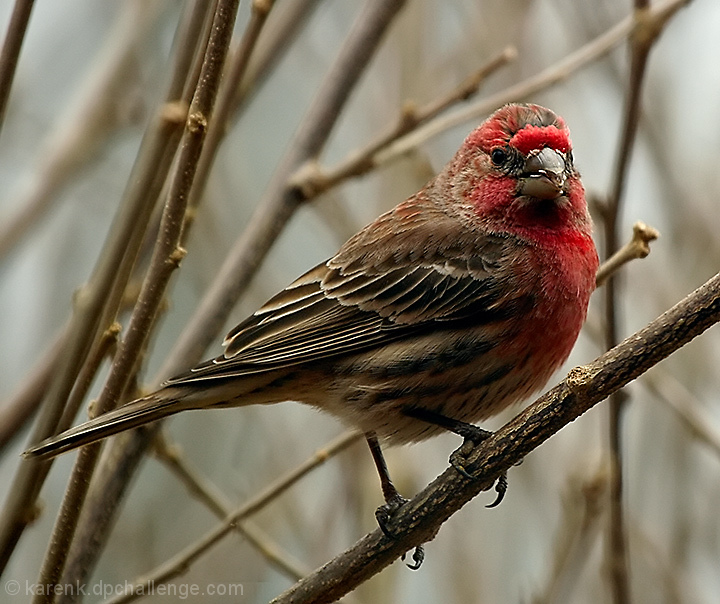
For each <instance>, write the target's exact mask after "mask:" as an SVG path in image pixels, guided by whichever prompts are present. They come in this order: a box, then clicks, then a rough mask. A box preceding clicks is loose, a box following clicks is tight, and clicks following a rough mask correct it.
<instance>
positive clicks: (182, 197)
mask: <svg viewBox="0 0 720 604" xmlns="http://www.w3.org/2000/svg"><path fill="white" fill-rule="evenodd" d="M238 4H239V0H221V1H219V2H218V5H217V9H216V11H215V16H214V20H213V25H212V28H211V29H210V38H209V40H208V44H207V48H206V50H205V53H204V60H203V65H202V70H201V72H200V76H199V78H198V83H197V89H196V91H195V94H194V96H193V99H192V102H191V103H190V110H189V113H188V118H187V123H186V126H185V131H184V133H183V137H182V140H181V145H180V152H179V157H178V159H177V163H176V167H175V171H174V173H173V177H172V179H171V181H170V186H169V188H168V198H167V201H166V204H165V209H164V211H163V216H162V220H161V224H160V232H159V234H158V239H157V242H156V245H155V249H154V250H153V255H152V259H151V261H150V267H149V269H148V272H147V274H146V277H145V281H144V282H143V287H142V289H141V291H140V296H139V298H138V302H137V305H136V306H135V311H134V312H133V314H132V317H131V318H130V323H129V325H128V329H127V335H126V336H125V338H124V339H123V340H122V341H121V342H120V345H119V346H118V352H117V354H116V356H115V359H114V362H113V365H112V368H111V370H110V374H109V376H108V379H107V381H106V382H105V387H104V388H103V391H102V393H101V394H100V398H99V400H98V412H99V413H104V412H107V411H109V410H110V409H113V408H114V407H115V405H116V404H117V402H118V401H119V400H120V397H121V396H122V394H123V392H124V391H125V389H126V387H127V385H128V383H129V381H130V379H131V377H132V373H133V370H134V368H135V366H136V359H137V357H138V355H139V354H140V351H141V350H142V349H143V348H144V346H145V342H146V340H147V337H148V335H149V334H150V332H151V328H152V325H153V323H154V322H155V319H156V317H157V313H158V309H159V307H160V304H161V302H162V300H163V297H164V292H165V288H166V286H167V283H168V281H169V280H170V276H171V275H172V273H173V271H174V270H175V268H177V266H178V264H179V262H180V260H181V259H182V257H183V256H184V255H185V252H184V250H182V248H180V247H179V244H180V238H181V235H182V226H183V221H184V217H185V210H186V207H187V198H188V192H189V190H190V187H191V186H192V182H193V178H194V176H195V170H196V168H197V163H198V159H199V157H200V152H201V151H202V146H203V143H204V141H205V136H206V133H207V125H208V122H209V121H210V119H211V117H212V111H213V106H214V103H215V98H216V95H217V90H218V88H219V84H220V78H221V76H222V69H223V65H224V62H225V56H226V54H227V50H228V47H229V45H230V38H231V36H232V31H233V26H234V23H235V16H236V13H237V7H238ZM100 449H101V447H100V446H92V447H85V448H84V449H83V451H82V452H80V454H79V455H78V458H77V461H76V463H75V467H74V468H73V473H72V476H71V478H70V487H69V488H68V490H67V492H66V494H65V497H64V499H63V504H62V507H61V511H60V514H59V516H58V521H57V522H56V525H55V529H54V531H53V535H52V538H51V541H50V545H49V547H48V553H47V554H46V558H45V561H44V563H43V569H42V571H41V573H40V578H39V580H38V584H39V585H45V586H50V585H55V584H56V583H57V582H58V581H59V580H60V576H61V573H62V570H63V567H64V563H65V560H66V556H67V553H68V550H69V547H68V546H69V544H70V543H71V542H72V538H73V535H74V533H75V529H76V527H77V522H78V519H79V516H80V510H81V509H82V503H83V501H84V499H85V496H86V494H87V489H88V487H89V482H90V476H91V475H92V472H93V470H94V468H95V464H96V462H97V459H98V456H99V453H100ZM46 595H47V594H45V593H43V594H38V596H37V597H36V598H35V600H34V601H35V602H36V603H37V604H41V603H42V602H47V601H48V600H47V598H46Z"/></svg>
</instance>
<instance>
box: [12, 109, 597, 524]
mask: <svg viewBox="0 0 720 604" xmlns="http://www.w3.org/2000/svg"><path fill="white" fill-rule="evenodd" d="M597 268H598V255H597V251H596V248H595V245H594V243H593V239H592V220H591V218H590V215H589V212H588V208H587V204H586V201H585V194H584V190H583V186H582V184H581V181H580V177H579V174H578V171H577V170H576V168H575V166H574V160H573V154H572V145H571V141H570V135H569V131H568V128H567V125H566V123H565V121H564V120H563V119H562V118H561V117H559V116H558V115H556V114H555V113H553V112H552V111H551V110H549V109H546V108H544V107H541V106H539V105H534V104H508V105H505V106H503V107H501V108H499V109H498V110H497V111H495V112H494V113H493V114H492V115H491V116H490V117H488V119H487V120H485V121H484V122H483V123H482V124H481V125H480V126H478V127H477V128H476V129H475V130H473V131H472V132H471V133H470V134H469V135H468V136H467V138H466V139H465V140H464V142H463V143H462V145H461V147H460V149H459V150H458V152H457V153H456V154H455V156H454V157H453V158H452V159H451V160H450V162H449V163H448V164H447V165H446V166H445V167H444V168H443V169H442V170H441V171H440V172H439V173H438V174H437V176H435V177H434V178H433V179H432V180H431V181H430V182H428V183H427V184H426V185H425V186H424V187H423V188H422V189H421V190H420V191H418V192H417V193H415V194H414V195H412V196H411V197H409V198H408V199H406V200H405V201H403V202H401V203H399V204H398V205H397V206H395V207H394V208H393V209H391V210H389V211H387V212H386V213H384V214H382V215H381V216H380V217H379V218H377V219H376V220H375V221H374V222H372V223H370V224H369V225H367V226H366V227H365V228H363V229H362V230H360V231H359V232H358V233H357V234H355V235H354V236H353V237H351V238H350V239H349V240H348V241H347V242H346V243H345V244H344V245H342V246H341V247H340V249H339V251H338V252H337V253H336V254H335V255H334V256H332V257H331V258H330V259H328V260H327V261H326V262H323V263H321V264H319V265H317V266H316V267H314V268H312V269H311V270H309V271H308V272H306V273H305V274H304V275H302V276H301V277H299V278H298V279H297V280H295V281H294V282H292V283H291V284H290V285H289V286H288V287H287V288H285V289H284V290H282V291H281V292H279V293H278V294H277V295H275V296H274V297H272V298H271V299H270V300H269V301H268V302H267V303H265V304H264V305H263V306H262V307H260V308H259V309H258V310H257V311H256V312H255V313H254V314H253V315H252V316H250V317H248V318H247V319H246V320H245V321H243V322H242V323H240V324H239V325H238V326H237V327H235V328H234V329H232V330H231V331H230V332H229V333H228V335H227V337H226V338H225V340H224V342H223V346H224V351H223V353H222V354H220V355H219V356H217V357H215V358H212V359H210V360H208V361H206V362H203V363H201V364H199V365H197V366H196V367H193V368H191V369H189V370H188V371H186V372H185V373H182V374H181V375H178V376H175V377H173V378H171V379H169V380H167V381H166V382H165V383H164V384H163V385H162V386H161V387H160V389H159V390H157V391H155V392H153V393H151V394H149V395H147V396H144V397H143V398H140V399H138V400H136V401H133V402H130V403H128V404H126V405H124V406H121V407H118V408H117V409H115V410H113V411H110V412H108V413H105V414H102V415H100V416H98V417H96V418H94V419H91V420H90V421H87V422H85V423H82V424H80V425H78V426H76V427H73V428H71V429H69V430H67V431H65V432H62V433H61V434H58V435H56V436H53V437H51V438H48V439H46V440H44V441H42V442H40V443H38V444H36V445H34V446H33V447H31V448H30V449H29V450H28V451H26V453H25V455H26V456H28V457H39V458H48V457H52V456H55V455H58V454H60V453H63V452H66V451H69V450H71V449H74V448H76V447H80V446H82V445H86V444H89V443H92V442H95V441H98V440H100V439H103V438H106V437H108V436H110V435H112V434H116V433H118V432H121V431H124V430H128V429H131V428H137V427H139V426H142V425H145V424H147V423H150V422H154V421H157V420H159V419H162V418H165V417H168V416H170V415H173V414H175V413H178V412H181V411H185V410H190V409H204V408H222V407H236V406H245V405H252V404H269V403H277V402H283V401H298V402H301V403H305V404H307V405H310V406H312V407H315V408H317V409H320V410H322V411H325V412H329V413H330V414H332V415H334V416H336V417H337V418H339V419H340V420H341V421H342V422H343V423H345V424H347V425H349V426H352V427H354V428H356V429H358V430H360V431H362V432H363V434H364V435H365V437H366V439H367V442H368V445H369V447H370V451H371V453H372V456H373V459H374V461H375V464H376V466H377V469H378V472H379V475H380V481H381V487H382V491H383V495H384V498H385V501H386V503H385V505H384V506H381V508H378V512H377V513H376V515H377V517H378V522H380V526H381V528H383V524H386V523H387V519H388V517H389V515H390V514H391V513H392V512H393V511H394V510H396V509H397V508H398V506H400V505H402V504H403V503H404V502H405V501H406V500H405V499H404V498H403V497H401V496H400V495H399V493H398V492H397V489H396V488H395V486H394V485H393V483H392V481H391V480H390V476H389V473H388V470H387V466H386V464H385V461H384V458H383V454H382V446H384V445H386V444H389V445H397V444H406V443H413V442H418V441H422V440H425V439H427V438H430V437H432V436H435V435H437V434H440V433H443V432H445V431H451V432H455V433H457V434H459V435H460V436H462V437H464V438H465V439H470V440H473V441H475V442H477V441H480V440H482V438H483V437H484V436H485V435H486V434H487V433H486V432H485V431H484V430H482V429H481V428H480V427H479V426H477V425H476V424H477V422H481V421H483V420H486V419H488V418H490V417H491V416H493V415H496V414H497V413H499V412H500V411H502V410H504V409H506V408H507V407H508V406H510V405H512V404H515V403H518V402H520V401H523V400H525V399H527V398H528V397H529V396H530V395H532V394H533V393H535V392H537V391H538V390H539V389H541V388H542V387H543V386H544V385H545V384H546V383H547V381H548V380H549V378H550V377H551V376H552V374H553V373H554V372H555V371H556V370H557V369H558V368H559V367H560V366H561V365H562V363H563V362H564V361H565V360H566V359H567V357H568V356H569V354H570V351H571V349H572V347H573V345H574V343H575V341H576V339H577V337H578V334H579V332H580V329H581V327H582V324H583V322H584V320H585V317H586V314H587V308H588V303H589V299H590V296H591V294H592V292H593V290H594V288H595V274H596V272H597ZM460 469H461V468H460ZM383 530H386V529H385V528H383ZM386 532H387V531H386Z"/></svg>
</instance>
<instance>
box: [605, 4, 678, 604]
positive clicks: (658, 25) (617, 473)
mask: <svg viewBox="0 0 720 604" xmlns="http://www.w3.org/2000/svg"><path fill="white" fill-rule="evenodd" d="M633 19H634V21H635V26H634V28H633V35H632V36H631V38H630V41H631V45H630V50H631V63H630V73H629V90H628V96H627V99H626V103H625V109H624V111H623V119H622V131H621V136H620V141H619V144H618V152H617V158H616V162H615V169H614V174H613V178H612V184H611V187H610V194H609V196H608V201H607V205H606V207H605V208H604V209H603V212H602V218H603V232H604V239H605V253H606V255H608V256H609V255H611V254H615V253H616V251H617V250H618V247H619V244H618V238H619V232H618V231H619V223H620V213H621V209H622V208H621V206H622V200H623V194H624V192H625V186H626V182H627V175H628V171H629V169H630V157H631V155H632V150H633V147H634V145H635V140H636V138H637V132H638V128H639V123H640V112H641V108H640V102H641V97H642V90H643V82H644V76H645V73H646V68H647V61H648V57H649V56H650V50H651V49H652V47H653V44H654V42H655V40H656V39H657V36H658V34H659V33H660V31H661V30H662V28H663V26H664V25H665V24H666V23H667V22H668V21H667V20H666V19H664V18H654V19H653V18H652V17H651V16H650V9H649V7H648V5H647V3H646V2H645V1H644V0H635V11H634V13H633ZM619 290H620V284H619V282H618V280H617V279H613V280H611V281H608V282H607V283H606V287H605V346H606V347H607V348H608V349H609V348H611V347H613V346H615V345H616V344H617V342H618V339H619V335H618V334H619V331H620V327H619V318H618V302H619V299H620V298H619ZM626 403H627V395H626V393H624V392H621V391H617V392H614V393H613V394H612V396H611V397H610V400H609V407H608V411H609V415H610V418H609V426H608V438H609V452H610V463H611V467H612V472H611V480H610V515H609V521H608V522H609V524H608V544H607V550H606V559H607V566H608V569H609V574H610V587H611V592H612V598H613V602H614V603H615V604H629V602H630V601H631V595H630V566H629V560H628V551H627V529H626V527H625V517H624V508H623V482H624V480H623V463H622V461H623V459H622V419H623V410H624V408H625V404H626Z"/></svg>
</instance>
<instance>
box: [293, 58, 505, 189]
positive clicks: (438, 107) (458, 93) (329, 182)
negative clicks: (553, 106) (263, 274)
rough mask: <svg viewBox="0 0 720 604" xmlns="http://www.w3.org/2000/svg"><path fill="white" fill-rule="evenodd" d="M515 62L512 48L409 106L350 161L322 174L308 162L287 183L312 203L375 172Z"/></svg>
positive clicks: (318, 167)
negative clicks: (384, 158) (381, 156)
mask: <svg viewBox="0 0 720 604" xmlns="http://www.w3.org/2000/svg"><path fill="white" fill-rule="evenodd" d="M516 58H517V50H516V49H515V48H514V47H513V46H509V47H507V48H505V49H504V50H503V51H502V52H500V53H499V54H498V55H496V56H495V57H493V58H492V59H490V60H489V61H488V62H487V63H486V64H485V65H483V66H482V67H481V68H480V69H478V70H477V71H476V72H475V73H474V74H472V75H471V76H469V77H468V78H466V79H465V81H463V82H461V83H460V84H459V85H458V86H457V87H456V88H455V89H454V90H451V91H450V92H449V93H448V94H445V95H443V96H442V97H441V98H439V99H436V100H434V101H432V102H430V103H428V104H427V105H425V106H424V107H421V108H419V109H418V108H415V107H414V106H413V105H412V104H411V103H406V104H405V107H403V111H402V113H401V115H400V117H399V118H398V119H397V121H396V123H395V125H394V126H393V127H391V128H390V129H388V131H387V132H384V133H382V134H381V135H380V136H378V137H377V139H376V140H374V141H372V142H371V143H369V144H368V145H367V146H365V148H363V149H361V150H359V151H356V152H354V153H352V154H351V155H350V157H348V158H347V159H345V160H344V161H342V162H341V163H340V164H338V165H336V166H333V167H332V168H328V169H326V170H323V169H322V168H321V167H320V166H319V165H318V164H317V160H316V159H315V158H312V159H309V160H308V161H307V162H305V163H304V164H303V165H302V166H300V167H299V168H298V169H297V170H296V171H295V173H294V174H293V175H292V176H291V177H290V178H289V179H288V183H289V185H290V186H292V187H297V188H298V189H300V190H301V191H302V193H303V195H304V196H305V198H306V199H311V198H312V197H316V196H318V195H320V194H321V193H323V192H325V191H327V190H328V189H329V188H331V187H334V186H337V185H338V184H339V183H341V182H342V181H343V180H346V179H348V178H352V177H355V176H360V175H362V174H365V173H367V172H369V171H370V170H372V169H373V168H375V163H374V161H373V158H374V157H375V156H376V155H377V154H378V153H379V152H380V151H381V150H382V149H384V148H385V147H387V146H388V145H390V144H391V143H392V142H393V141H395V140H397V139H398V138H400V137H401V136H404V135H406V134H407V133H409V132H411V131H412V130H414V129H416V128H418V127H419V126H420V125H422V124H424V123H426V122H428V121H429V120H431V119H432V118H434V117H435V116H437V115H439V114H440V113H442V112H443V111H445V110H446V109H448V108H449V107H452V106H453V105H454V104H456V103H459V102H461V101H465V100H467V99H468V98H470V97H472V96H474V95H475V94H477V92H478V91H479V89H480V86H481V85H482V83H483V82H484V81H485V79H486V78H487V77H488V76H490V75H491V74H492V73H494V72H495V71H497V70H498V69H500V68H501V67H503V66H504V65H507V64H508V63H509V62H510V61H513V60H515V59H516Z"/></svg>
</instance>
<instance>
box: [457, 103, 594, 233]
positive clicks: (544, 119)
mask: <svg viewBox="0 0 720 604" xmlns="http://www.w3.org/2000/svg"><path fill="white" fill-rule="evenodd" d="M448 168H449V170H450V173H451V178H453V177H454V176H455V177H456V176H460V179H459V182H462V183H464V184H465V186H464V187H462V188H461V190H460V191H459V193H460V194H461V196H462V198H463V201H464V202H466V203H467V204H469V206H470V207H471V208H472V210H473V214H474V215H475V217H476V218H477V217H479V218H480V220H481V221H482V223H483V225H484V226H486V227H487V228H490V229H491V230H498V231H504V230H507V231H510V232H513V233H516V234H518V235H527V236H534V237H539V236H542V235H543V233H546V234H547V233H553V232H555V231H558V232H561V231H563V230H564V229H566V228H571V229H579V230H581V231H583V232H587V233H589V231H590V228H591V226H590V224H591V223H590V218H589V215H588V212H587V205H586V203H585V194H584V191H583V187H582V184H581V183H580V178H579V175H578V173H577V171H576V170H575V167H574V165H573V156H572V144H571V142H570V133H569V131H568V129H567V126H566V125H565V122H564V121H563V119H562V118H561V117H559V116H557V115H555V114H554V113H553V112H552V111H550V110H549V109H545V108H544V107H540V106H539V105H517V104H513V105H505V106H504V107H502V108H500V109H498V110H497V111H496V112H495V113H494V114H493V115H491V116H490V117H489V118H488V119H487V120H486V121H485V122H484V123H483V124H481V125H480V126H479V127H478V128H477V129H476V130H474V131H473V132H472V133H471V134H470V135H469V136H468V137H467V139H466V140H465V142H464V143H463V146H462V147H461V148H460V150H459V151H458V153H457V155H456V156H455V158H454V160H453V161H452V162H451V163H450V165H449V166H448ZM453 180H456V181H457V179H456V178H453Z"/></svg>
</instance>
